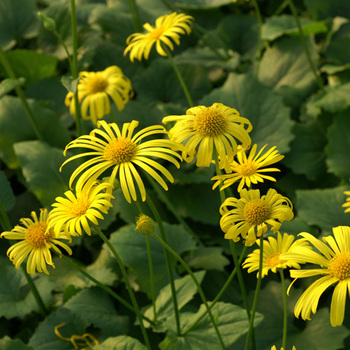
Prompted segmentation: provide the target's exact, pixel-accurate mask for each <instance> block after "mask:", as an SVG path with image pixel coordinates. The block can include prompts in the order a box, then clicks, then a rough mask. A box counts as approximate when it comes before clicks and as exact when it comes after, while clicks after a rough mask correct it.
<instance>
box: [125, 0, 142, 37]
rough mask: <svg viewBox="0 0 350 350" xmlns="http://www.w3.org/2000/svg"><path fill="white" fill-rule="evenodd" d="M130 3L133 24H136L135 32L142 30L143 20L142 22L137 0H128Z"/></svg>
mask: <svg viewBox="0 0 350 350" xmlns="http://www.w3.org/2000/svg"><path fill="white" fill-rule="evenodd" d="M128 4H129V10H130V13H131V18H132V24H133V26H134V29H135V32H141V31H142V22H141V18H140V14H139V11H138V9H137V5H136V2H135V0H128Z"/></svg>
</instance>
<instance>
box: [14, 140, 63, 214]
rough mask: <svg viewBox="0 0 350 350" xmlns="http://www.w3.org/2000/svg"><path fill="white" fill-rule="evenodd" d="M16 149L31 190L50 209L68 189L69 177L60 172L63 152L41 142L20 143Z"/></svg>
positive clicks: (15, 146)
mask: <svg viewBox="0 0 350 350" xmlns="http://www.w3.org/2000/svg"><path fill="white" fill-rule="evenodd" d="M14 149H15V152H16V155H17V156H18V158H19V160H20V163H21V166H22V171H23V175H24V177H25V179H26V181H27V182H28V185H29V188H30V190H31V191H32V192H33V193H34V194H35V195H36V196H37V198H38V199H39V200H40V202H41V203H42V205H43V206H45V207H50V206H51V204H53V202H54V200H55V198H56V197H57V196H63V194H64V192H65V191H67V189H68V181H69V179H68V177H67V176H65V175H62V173H60V172H59V168H60V166H61V165H62V163H63V161H64V156H63V152H62V150H60V149H58V148H53V147H50V146H49V145H48V144H45V143H43V142H40V141H26V142H19V143H16V144H15V145H14Z"/></svg>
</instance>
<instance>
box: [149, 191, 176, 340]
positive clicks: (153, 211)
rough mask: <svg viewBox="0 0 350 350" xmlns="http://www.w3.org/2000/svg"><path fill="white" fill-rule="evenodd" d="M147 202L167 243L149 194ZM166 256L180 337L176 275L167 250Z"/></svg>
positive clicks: (161, 223)
mask: <svg viewBox="0 0 350 350" xmlns="http://www.w3.org/2000/svg"><path fill="white" fill-rule="evenodd" d="M146 201H147V204H148V206H149V207H150V209H151V211H152V213H153V215H154V217H155V218H156V221H157V223H158V227H159V231H160V235H161V236H162V240H163V241H164V242H167V240H166V234H165V230H164V226H163V221H162V218H161V217H160V215H159V212H158V210H157V208H156V207H155V205H154V204H153V201H152V199H151V198H150V196H149V195H148V194H147V198H146ZM164 256H165V262H166V267H167V271H168V276H169V283H170V289H171V295H172V300H173V305H174V314H175V322H176V330H177V335H178V336H180V334H181V325H180V315H179V307H178V303H177V295H176V289H175V282H174V274H173V269H172V266H171V261H170V256H169V254H168V252H167V251H166V249H164Z"/></svg>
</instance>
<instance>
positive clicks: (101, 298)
mask: <svg viewBox="0 0 350 350" xmlns="http://www.w3.org/2000/svg"><path fill="white" fill-rule="evenodd" d="M64 307H65V308H66V309H68V310H70V311H72V312H73V313H74V314H76V315H78V316H79V317H81V318H82V319H83V320H85V321H86V322H89V323H91V324H93V325H94V326H95V327H98V328H100V329H101V333H100V337H102V338H108V337H110V336H115V335H122V334H124V333H126V332H127V328H128V318H127V317H125V316H120V315H118V314H117V312H116V310H115V308H114V305H113V303H112V301H111V300H110V298H109V296H107V295H106V293H105V292H104V291H103V290H102V289H100V288H97V287H96V288H89V289H84V290H82V291H81V292H79V293H78V294H76V295H75V296H73V297H72V298H70V299H69V301H68V302H67V303H66V304H65V305H64Z"/></svg>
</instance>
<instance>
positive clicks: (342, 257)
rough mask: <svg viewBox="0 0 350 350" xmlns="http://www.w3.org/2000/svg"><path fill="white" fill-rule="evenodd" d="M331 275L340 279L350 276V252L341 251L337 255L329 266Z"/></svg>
mask: <svg viewBox="0 0 350 350" xmlns="http://www.w3.org/2000/svg"><path fill="white" fill-rule="evenodd" d="M328 268H329V270H330V271H331V275H333V276H334V277H336V278H338V279H339V280H345V279H347V278H350V253H340V254H338V255H337V256H335V257H334V258H333V259H332V261H331V262H330V264H329V266H328Z"/></svg>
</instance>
